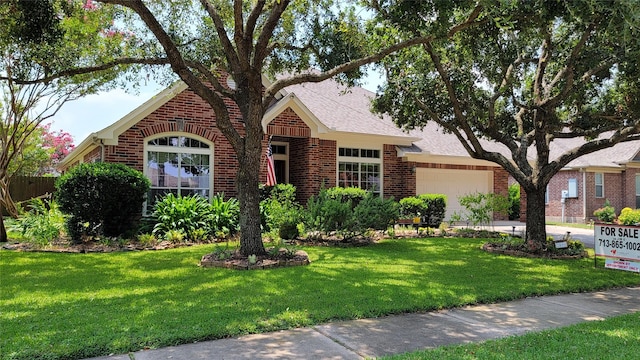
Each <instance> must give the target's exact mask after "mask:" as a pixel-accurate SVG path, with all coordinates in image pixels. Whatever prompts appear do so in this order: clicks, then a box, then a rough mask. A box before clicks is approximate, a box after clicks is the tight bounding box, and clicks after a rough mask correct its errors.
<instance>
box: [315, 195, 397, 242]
mask: <svg viewBox="0 0 640 360" xmlns="http://www.w3.org/2000/svg"><path fill="white" fill-rule="evenodd" d="M352 189H353V188H351V189H349V190H347V192H348V194H349V195H347V196H343V194H344V193H342V192H341V191H340V190H336V188H331V189H324V190H321V191H320V194H318V196H314V197H312V198H311V199H309V202H308V203H307V211H306V212H305V214H306V216H305V229H306V230H308V231H310V232H316V233H320V234H326V235H331V234H337V235H341V236H342V237H343V238H345V239H348V238H352V237H355V236H358V235H364V234H365V233H366V232H367V231H368V230H386V229H387V227H388V226H389V225H390V224H392V223H393V222H394V221H395V220H397V219H398V214H399V213H398V204H397V203H396V202H395V201H393V199H382V198H380V197H379V196H377V195H373V194H371V193H369V192H366V191H365V192H364V194H365V195H364V196H363V197H361V192H360V191H357V192H356V191H353V190H352ZM336 194H338V195H336ZM355 201H357V202H358V203H357V205H353V204H354V202H355Z"/></svg>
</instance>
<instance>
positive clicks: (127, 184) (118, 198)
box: [56, 163, 150, 242]
mask: <svg viewBox="0 0 640 360" xmlns="http://www.w3.org/2000/svg"><path fill="white" fill-rule="evenodd" d="M149 186H150V183H149V180H148V179H147V178H146V177H145V176H144V175H143V174H142V173H141V172H139V171H137V170H134V169H132V168H130V167H128V166H126V165H123V164H112V163H91V164H80V165H78V166H76V167H74V168H72V169H70V170H69V171H68V172H67V173H65V174H64V175H62V176H61V177H60V178H58V180H57V181H56V199H57V201H58V203H59V204H60V209H61V210H62V211H63V212H64V213H66V214H68V215H69V216H68V217H67V222H66V224H67V231H68V233H69V235H70V236H71V237H72V239H73V240H74V241H76V242H78V241H81V240H82V237H83V236H95V235H99V234H101V233H102V234H104V235H106V236H113V237H117V236H121V235H125V236H127V235H130V233H131V232H134V231H135V229H136V226H137V222H138V221H139V219H140V215H141V212H142V204H143V202H144V200H145V196H146V194H147V192H148V190H149Z"/></svg>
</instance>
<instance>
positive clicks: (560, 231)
mask: <svg viewBox="0 0 640 360" xmlns="http://www.w3.org/2000/svg"><path fill="white" fill-rule="evenodd" d="M482 228H483V229H487V230H491V231H502V232H505V233H507V234H512V233H515V234H516V235H519V234H520V235H521V234H523V233H524V231H525V228H526V224H525V223H523V222H519V221H496V222H495V223H494V224H493V225H492V226H482ZM546 229H547V236H553V237H554V238H555V239H561V238H563V237H564V236H565V235H566V234H567V232H570V233H571V234H570V236H571V237H572V238H573V239H576V240H580V241H582V243H583V244H584V246H585V247H588V248H591V249H593V247H594V246H595V244H594V232H593V229H580V228H573V227H564V226H553V225H547V227H546Z"/></svg>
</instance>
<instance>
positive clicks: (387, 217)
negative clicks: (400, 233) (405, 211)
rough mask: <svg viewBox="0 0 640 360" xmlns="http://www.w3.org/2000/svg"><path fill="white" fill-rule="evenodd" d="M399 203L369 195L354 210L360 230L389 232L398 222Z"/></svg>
mask: <svg viewBox="0 0 640 360" xmlns="http://www.w3.org/2000/svg"><path fill="white" fill-rule="evenodd" d="M398 208H399V206H398V203H397V202H395V201H394V200H393V199H392V198H390V199H383V198H381V197H379V196H376V195H373V194H369V195H367V196H366V197H365V198H364V199H362V201H360V203H359V204H358V205H357V206H356V207H355V208H354V209H353V216H354V218H355V221H356V222H357V224H358V230H367V229H373V230H387V228H389V226H391V225H393V223H394V222H395V221H396V220H398V217H399V211H398Z"/></svg>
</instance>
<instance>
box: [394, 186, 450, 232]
mask: <svg viewBox="0 0 640 360" xmlns="http://www.w3.org/2000/svg"><path fill="white" fill-rule="evenodd" d="M446 212H447V196H446V195H444V194H420V195H416V196H409V197H406V198H403V199H400V216H401V217H404V218H413V217H420V218H421V219H422V222H424V223H427V225H428V226H430V227H438V226H440V224H441V223H442V221H443V220H444V216H445V214H446Z"/></svg>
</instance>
